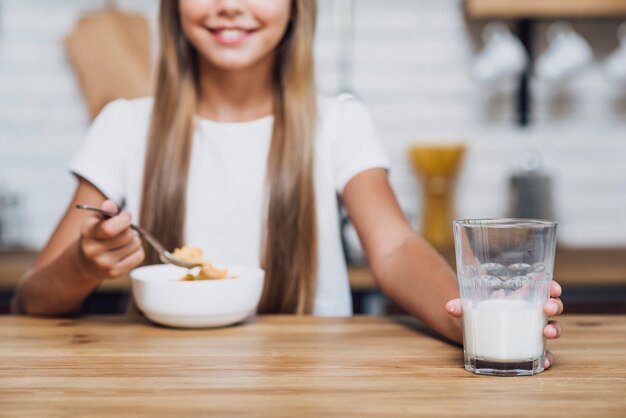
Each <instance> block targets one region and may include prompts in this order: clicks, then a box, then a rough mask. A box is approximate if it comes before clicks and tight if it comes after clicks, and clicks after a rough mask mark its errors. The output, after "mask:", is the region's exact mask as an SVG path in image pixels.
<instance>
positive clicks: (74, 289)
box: [11, 242, 100, 315]
mask: <svg viewBox="0 0 626 418" xmlns="http://www.w3.org/2000/svg"><path fill="white" fill-rule="evenodd" d="M79 251H80V250H79V247H78V242H75V243H73V244H72V245H70V246H69V247H68V248H67V249H66V250H65V251H64V252H63V253H61V255H60V256H59V257H57V258H56V259H55V260H53V261H51V262H50V263H48V264H47V265H45V266H42V267H39V268H34V269H32V270H30V271H29V272H27V273H26V275H25V276H24V277H23V279H22V280H21V282H20V285H19V286H18V288H17V290H16V293H15V296H14V298H13V301H12V303H11V309H12V311H13V312H15V313H26V314H35V315H65V314H70V313H74V312H76V311H78V309H79V308H80V306H81V304H82V303H83V301H84V300H85V298H86V297H87V296H88V295H89V294H90V293H91V292H92V291H93V290H94V289H95V288H96V287H97V286H98V284H100V281H99V280H97V279H95V278H93V277H91V276H90V275H88V274H87V273H86V272H85V271H84V269H82V268H81V264H82V263H81V259H80V257H81V256H80V252H79Z"/></svg>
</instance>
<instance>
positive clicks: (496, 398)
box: [0, 315, 626, 418]
mask: <svg viewBox="0 0 626 418" xmlns="http://www.w3.org/2000/svg"><path fill="white" fill-rule="evenodd" d="M562 323H563V324H564V328H565V335H564V336H563V337H562V338H561V339H560V340H558V341H551V342H550V343H549V347H550V348H551V349H552V350H553V352H554V353H555V355H556V358H557V360H556V364H555V366H553V367H552V368H551V369H550V370H548V371H546V372H544V373H542V374H540V375H537V376H532V377H489V376H475V375H473V374H471V373H469V372H467V371H465V370H464V369H463V365H462V364H463V361H462V357H463V356H462V350H461V349H460V348H459V347H457V346H455V345H452V344H449V343H447V342H445V341H442V340H440V339H438V338H436V337H434V336H433V335H432V334H430V333H429V332H428V331H427V330H425V329H424V328H423V327H421V326H420V325H419V324H418V323H417V322H415V321H414V320H412V319H408V318H386V317H353V318H344V319H330V318H314V317H296V316H261V317H257V318H254V319H252V320H250V321H248V322H247V323H245V324H242V325H239V326H234V327H229V328H222V329H214V330H178V329H169V328H163V327H159V326H155V325H152V324H150V323H148V322H146V321H145V320H144V319H141V318H139V319H130V318H125V317H87V318H77V319H41V318H27V317H17V316H2V317H0V416H2V417H31V418H32V417H78V416H88V417H110V416H130V417H144V416H145V417H192V416H194V417H199V416H219V417H224V416H226V417H228V416H245V417H252V416H267V417H321V416H323V417H326V416H341V417H345V416H358V417H381V416H424V417H439V416H468V417H492V416H494V417H495V416H498V417H513V416H545V417H624V416H625V411H626V317H625V316H589V315H587V316H571V315H570V316H564V317H563V318H562Z"/></svg>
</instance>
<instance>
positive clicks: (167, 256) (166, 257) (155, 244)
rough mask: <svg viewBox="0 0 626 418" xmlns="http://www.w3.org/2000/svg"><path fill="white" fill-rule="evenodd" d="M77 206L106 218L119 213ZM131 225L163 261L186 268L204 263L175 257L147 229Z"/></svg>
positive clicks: (93, 207) (87, 206)
mask: <svg viewBox="0 0 626 418" xmlns="http://www.w3.org/2000/svg"><path fill="white" fill-rule="evenodd" d="M76 207H77V208H78V209H83V210H91V211H93V212H98V213H99V214H101V215H103V216H105V217H106V218H112V217H113V216H115V215H117V214H116V213H113V212H107V211H106V210H102V209H100V208H97V207H95V206H89V205H76ZM130 227H131V228H132V229H134V230H135V231H137V233H139V236H141V237H142V238H143V239H145V240H146V241H147V242H148V244H150V245H151V246H152V248H154V249H155V250H156V251H157V253H158V254H159V259H160V260H161V261H162V262H164V263H168V264H174V265H175V266H179V267H185V268H188V269H190V268H193V267H198V266H201V265H202V263H201V262H191V261H184V260H181V259H180V258H177V257H174V256H173V255H172V254H171V253H170V252H169V251H167V250H166V249H165V248H164V247H163V246H162V245H161V243H160V242H159V241H157V239H156V238H154V237H153V236H152V235H151V234H150V233H149V232H148V231H146V230H145V229H143V228H142V227H140V226H137V225H134V224H130Z"/></svg>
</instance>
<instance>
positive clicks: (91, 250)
mask: <svg viewBox="0 0 626 418" xmlns="http://www.w3.org/2000/svg"><path fill="white" fill-rule="evenodd" d="M136 236H137V235H136V234H135V232H134V231H133V230H132V229H130V228H129V229H126V230H124V231H122V232H121V233H120V234H118V235H117V236H115V237H113V238H111V239H106V240H99V239H92V238H89V239H85V240H83V252H84V253H85V255H86V256H87V257H90V258H94V257H96V256H97V255H98V254H102V253H104V252H107V251H113V250H116V249H118V248H121V247H123V246H125V245H127V244H128V243H130V242H132V240H133V238H135V237H136Z"/></svg>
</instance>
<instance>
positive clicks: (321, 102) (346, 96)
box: [317, 93, 367, 117]
mask: <svg viewBox="0 0 626 418" xmlns="http://www.w3.org/2000/svg"><path fill="white" fill-rule="evenodd" d="M317 107H318V112H319V114H320V116H321V117H324V116H326V117H328V116H332V115H335V114H337V113H338V112H348V113H350V112H354V111H358V110H362V111H366V110H367V108H366V106H365V104H363V102H361V101H360V100H359V99H357V98H356V97H355V96H354V95H352V94H350V93H341V94H337V95H334V96H325V95H318V97H317Z"/></svg>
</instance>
